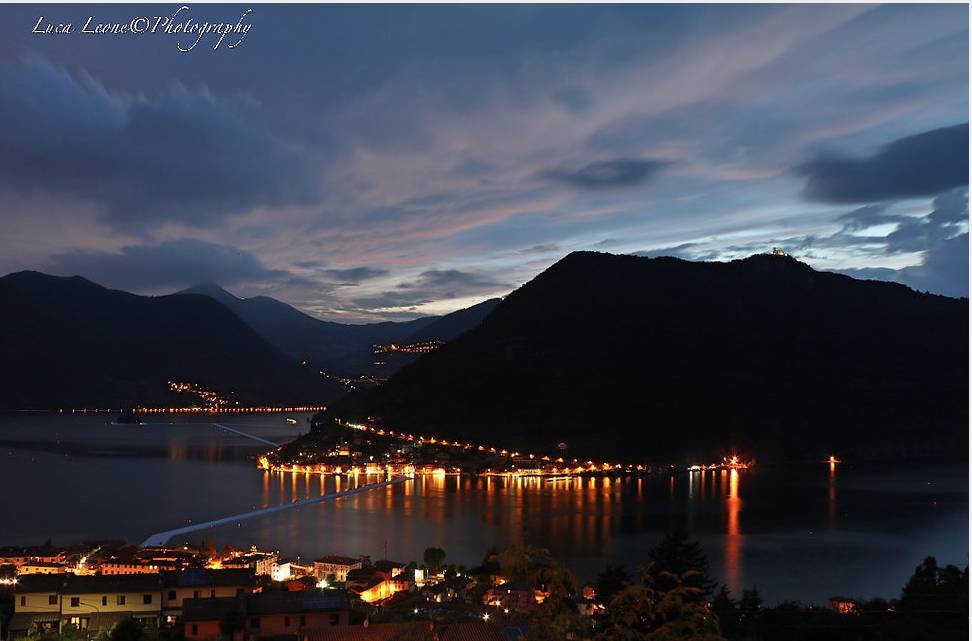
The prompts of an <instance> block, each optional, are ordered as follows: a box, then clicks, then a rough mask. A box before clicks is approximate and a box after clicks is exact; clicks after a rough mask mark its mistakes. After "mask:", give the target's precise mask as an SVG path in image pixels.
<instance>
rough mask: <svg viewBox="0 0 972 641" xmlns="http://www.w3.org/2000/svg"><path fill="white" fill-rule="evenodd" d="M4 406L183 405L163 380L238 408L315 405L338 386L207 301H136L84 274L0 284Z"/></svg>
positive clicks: (12, 278) (28, 276)
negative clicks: (203, 390)
mask: <svg viewBox="0 0 972 641" xmlns="http://www.w3.org/2000/svg"><path fill="white" fill-rule="evenodd" d="M0 308H2V309H3V314H0V353H2V354H3V368H2V369H0V408H4V409H33V408H37V409H53V408H60V407H97V406H101V407H114V408H118V407H123V406H132V405H136V404H152V405H156V404H170V403H173V404H180V405H184V404H189V403H191V402H192V401H194V400H196V399H194V398H192V397H187V396H186V395H184V394H175V393H172V392H169V391H168V386H167V382H168V381H170V380H174V381H187V382H193V383H197V384H200V385H203V386H206V387H209V388H210V389H216V390H219V391H221V392H224V393H226V394H230V393H233V394H234V397H233V398H235V399H237V400H239V401H240V402H241V404H252V403H264V402H266V403H286V404H296V403H311V402H313V403H316V404H319V403H321V402H324V401H328V400H330V399H333V398H335V397H336V396H338V395H339V394H340V393H341V392H342V390H341V388H340V386H338V385H336V384H334V383H332V382H329V381H325V380H322V379H321V377H320V376H319V375H317V373H316V372H315V371H313V370H312V369H311V368H309V367H301V366H300V365H299V363H298V361H297V360H296V359H295V358H293V357H290V356H286V355H284V354H283V353H282V352H280V351H279V350H278V349H276V348H275V347H273V346H272V345H270V344H269V343H268V342H267V341H265V340H264V339H262V338H261V337H260V336H258V335H257V334H256V333H255V332H254V331H253V330H252V329H251V328H250V327H248V326H247V325H246V324H245V323H243V322H242V321H241V320H240V319H239V318H237V316H235V315H234V314H233V313H232V312H230V311H229V310H228V309H227V308H226V307H224V306H223V305H221V304H219V303H217V302H215V301H214V300H212V299H211V298H209V297H206V296H160V297H146V296H136V295H134V294H129V293H126V292H121V291H116V290H110V289H105V288H104V287H101V286H100V285H96V284H95V283H92V282H90V281H88V280H85V279H83V278H81V277H77V276H75V277H71V278H61V277H56V276H48V275H45V274H41V273H38V272H19V273H15V274H9V275H7V276H4V277H3V278H0Z"/></svg>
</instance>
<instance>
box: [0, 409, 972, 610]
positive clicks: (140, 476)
mask: <svg viewBox="0 0 972 641" xmlns="http://www.w3.org/2000/svg"><path fill="white" fill-rule="evenodd" d="M297 418H299V420H300V423H299V424H298V425H289V424H287V423H286V421H285V417H284V416H281V415H252V416H250V415H248V416H232V415H230V416H220V417H218V418H211V417H177V418H169V417H160V418H155V419H150V421H151V422H149V424H147V425H144V426H114V425H107V424H106V423H105V418H104V416H101V417H99V416H95V415H87V416H78V415H75V416H51V415H33V416H13V415H6V416H0V483H2V487H3V488H4V492H3V499H2V501H0V545H3V544H33V543H40V542H42V541H43V540H45V539H46V538H47V537H48V536H50V537H52V538H53V539H54V541H55V542H56V543H71V542H77V541H81V540H85V539H92V538H124V539H127V540H129V541H132V542H136V543H138V542H141V541H142V540H144V539H145V538H146V537H147V536H148V535H149V534H151V533H154V532H158V531H162V530H168V529H172V528H176V527H180V526H183V525H187V524H189V523H191V522H200V521H207V520H210V519H214V518H217V517H222V516H227V515H231V514H236V513H240V512H245V511H248V510H252V509H255V508H259V507H266V506H270V505H277V504H279V503H281V502H289V501H292V500H294V499H297V498H304V497H307V496H316V495H320V494H321V493H325V492H331V491H334V490H336V489H347V488H348V487H351V486H353V483H354V481H353V479H348V478H333V477H327V478H321V477H319V476H311V475H304V474H290V473H271V472H261V471H258V470H257V469H256V468H255V465H254V461H253V457H254V456H255V455H257V454H259V453H260V452H261V451H262V450H263V449H265V448H266V446H265V445H263V444H261V443H259V442H256V441H253V440H250V439H247V438H245V437H243V436H239V435H237V434H233V433H230V432H227V431H226V430H222V429H220V428H218V427H215V426H214V425H213V423H212V421H214V420H215V421H217V422H220V423H222V424H224V425H226V426H228V427H231V428H233V429H236V430H240V431H243V432H246V433H249V434H253V435H255V436H258V437H260V438H263V439H267V440H270V441H274V442H284V441H286V440H289V439H291V438H293V437H294V436H295V435H296V434H297V433H299V432H300V431H306V430H307V424H306V418H307V416H298V417H297ZM361 481H362V482H364V479H363V478H362V479H361ZM676 524H683V525H684V526H685V527H687V529H688V530H689V531H690V532H691V534H692V536H694V537H695V538H697V539H699V540H700V541H702V544H703V546H704V547H705V550H706V552H707V554H708V557H709V561H710V565H711V570H712V574H713V575H714V576H716V577H717V578H718V580H720V581H722V582H725V583H726V584H728V585H729V587H730V589H732V590H733V591H734V592H736V593H737V594H738V592H739V591H740V590H741V589H742V588H743V587H750V586H752V585H756V586H758V587H759V589H760V591H761V592H762V593H763V594H764V596H765V597H766V598H767V599H768V600H769V601H778V600H782V599H798V600H802V601H805V602H818V603H819V602H823V601H824V600H825V599H826V598H827V597H829V596H831V595H833V594H838V593H839V594H849V595H860V596H884V597H892V596H896V595H897V593H898V591H899V590H900V587H901V586H902V585H903V584H904V582H905V580H906V579H907V577H908V576H909V575H910V573H911V571H912V569H913V566H914V565H916V564H917V563H918V562H919V561H920V560H921V559H922V558H923V557H924V556H926V555H929V554H931V555H934V556H936V557H938V560H939V561H940V562H945V563H956V564H961V565H962V566H965V565H967V563H968V550H967V541H968V467H967V466H961V465H959V466H954V465H949V466H938V467H922V468H912V467H902V468H888V467H884V468H878V467H860V466H854V465H852V464H849V463H842V464H839V465H837V466H836V467H835V468H834V469H831V466H829V465H827V464H823V463H821V464H819V465H807V466H803V467H786V468H778V467H772V466H767V465H762V466H761V467H759V468H758V469H754V470H746V471H741V472H733V473H730V472H723V471H720V472H706V473H703V474H699V473H696V474H692V475H688V474H685V475H681V476H677V477H673V478H644V479H624V478H597V479H566V480H548V479H496V478H492V479H480V478H468V477H456V476H448V477H423V478H419V479H416V480H414V481H409V482H406V483H404V484H401V485H396V486H391V487H387V488H384V489H381V490H376V491H374V492H368V493H364V494H360V495H356V496H353V497H349V498H346V499H339V500H337V501H325V502H323V503H320V504H317V505H313V506H310V507H305V508H302V509H299V510H297V509H295V510H287V511H284V512H280V513H276V514H273V515H270V516H267V517H264V518H260V519H256V520H252V521H247V522H244V523H241V524H238V525H237V526H224V527H221V528H217V529H214V530H211V531H208V532H206V533H205V534H204V533H200V534H199V535H198V538H202V537H203V536H205V537H207V538H210V539H212V540H215V541H216V542H217V543H219V544H223V543H231V544H233V545H236V546H238V547H239V546H248V545H250V544H256V545H259V546H261V547H267V548H272V549H278V550H280V551H281V552H282V553H283V554H285V555H289V556H297V555H302V556H304V557H315V556H320V555H323V554H328V553H335V554H351V555H357V554H370V555H371V556H372V557H373V558H381V557H382V556H384V554H385V549H386V547H387V551H388V556H389V557H390V558H395V559H401V560H405V561H407V560H412V559H420V558H421V555H422V550H424V549H425V548H426V547H428V546H430V545H436V546H440V547H443V548H444V549H445V550H446V551H447V553H448V560H449V561H451V562H457V563H464V564H467V565H471V564H475V563H477V562H478V561H479V560H480V559H481V558H482V555H483V553H484V552H485V550H487V549H488V548H489V547H491V546H494V545H495V546H497V547H499V548H502V547H504V546H508V545H511V544H513V543H532V544H536V545H543V546H545V547H548V548H550V549H551V551H552V552H553V553H554V554H555V555H557V556H559V557H561V558H563V559H564V560H566V561H567V562H568V564H569V565H570V566H571V568H572V569H573V570H574V571H575V572H576V573H577V574H578V576H579V577H580V578H581V579H584V580H590V579H593V577H594V576H595V575H596V574H597V572H598V571H599V570H600V569H601V568H603V566H604V565H605V564H606V563H608V562H612V563H623V564H626V565H630V566H632V567H634V566H637V565H638V564H639V563H640V562H641V561H642V560H643V559H644V556H645V551H646V549H647V548H649V547H650V546H652V545H653V544H655V543H656V542H657V541H658V539H659V538H660V537H661V536H662V534H663V533H664V532H665V530H666V529H668V528H670V527H672V526H674V525H676Z"/></svg>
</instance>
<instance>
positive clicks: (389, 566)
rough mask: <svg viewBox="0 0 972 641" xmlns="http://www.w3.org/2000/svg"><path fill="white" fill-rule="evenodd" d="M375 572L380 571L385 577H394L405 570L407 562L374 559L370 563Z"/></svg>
mask: <svg viewBox="0 0 972 641" xmlns="http://www.w3.org/2000/svg"><path fill="white" fill-rule="evenodd" d="M371 567H372V568H374V570H375V571H376V572H381V573H382V574H383V575H385V577H386V578H389V579H390V578H392V577H396V576H398V575H399V574H401V573H402V572H404V571H405V568H407V567H408V564H407V563H399V562H398V561H388V560H385V561H375V562H374V563H372V564H371Z"/></svg>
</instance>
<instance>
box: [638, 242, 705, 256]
mask: <svg viewBox="0 0 972 641" xmlns="http://www.w3.org/2000/svg"><path fill="white" fill-rule="evenodd" d="M698 245H699V244H698V243H682V244H681V245H675V246H674V247H659V248H658V249H646V250H643V251H637V252H634V254H633V255H634V256H644V257H645V258H658V257H659V256H674V257H676V258H691V257H692V255H691V254H690V253H689V250H690V249H692V248H693V247H698Z"/></svg>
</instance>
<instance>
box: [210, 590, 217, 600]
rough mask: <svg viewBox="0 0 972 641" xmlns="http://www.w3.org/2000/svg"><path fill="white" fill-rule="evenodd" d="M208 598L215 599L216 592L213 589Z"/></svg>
mask: <svg viewBox="0 0 972 641" xmlns="http://www.w3.org/2000/svg"><path fill="white" fill-rule="evenodd" d="M209 598H210V599H215V598H216V590H215V588H214V589H212V590H210V591H209Z"/></svg>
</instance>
